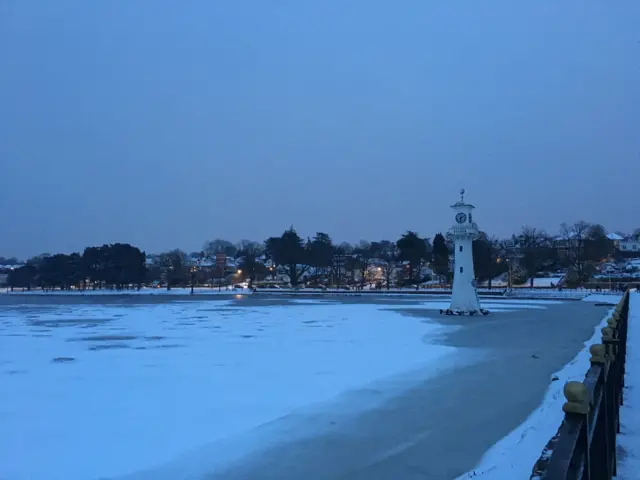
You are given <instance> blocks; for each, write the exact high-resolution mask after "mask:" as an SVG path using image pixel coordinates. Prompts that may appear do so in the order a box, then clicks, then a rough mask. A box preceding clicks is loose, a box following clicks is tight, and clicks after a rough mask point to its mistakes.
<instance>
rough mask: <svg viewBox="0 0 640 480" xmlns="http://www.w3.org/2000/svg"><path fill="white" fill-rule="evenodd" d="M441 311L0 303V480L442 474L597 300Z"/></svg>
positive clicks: (502, 430)
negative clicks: (475, 313)
mask: <svg viewBox="0 0 640 480" xmlns="http://www.w3.org/2000/svg"><path fill="white" fill-rule="evenodd" d="M446 305H447V302H446V299H437V298H434V299H428V300H425V299H398V298H396V299H392V298H377V299H376V298H372V297H345V298H339V299H338V298H331V299H327V301H323V300H321V299H318V298H313V299H305V298H303V297H300V296H296V297H295V299H288V298H286V297H278V298H274V297H272V298H269V297H255V298H252V297H242V298H238V299H229V298H227V299H224V298H211V299H201V298H197V299H189V298H188V297H173V298H163V297H157V296H154V297H153V298H141V297H129V298H104V297H103V298H100V299H92V298H91V297H88V296H82V297H62V296H56V297H55V298H53V297H44V296H29V298H27V296H13V295H12V296H4V297H1V296H0V367H1V368H0V391H2V392H3V395H2V396H1V397H0V420H1V421H2V424H3V431H4V434H3V436H1V437H0V478H8V479H14V478H15V479H22V478H29V479H35V480H37V479H47V480H56V479H58V478H60V479H63V478H64V479H65V480H75V479H91V478H118V479H125V478H126V479H135V480H142V479H149V480H151V479H153V480H169V479H171V480H180V479H182V478H187V474H189V475H192V476H189V477H188V478H201V479H228V480H236V479H237V480H239V479H256V480H260V479H274V480H276V479H277V480H289V479H291V480H298V479H305V480H313V479H333V478H340V479H362V480H365V479H366V480H376V479H408V480H411V479H414V478H415V479H418V478H420V479H424V478H433V479H453V478H456V477H457V476H459V475H462V474H464V473H465V472H467V471H470V470H472V469H473V468H474V466H476V465H477V464H478V462H479V461H480V459H481V458H482V456H483V454H484V453H485V452H486V451H487V450H488V449H489V448H490V447H491V446H492V445H494V444H495V443H496V442H498V441H499V440H500V439H501V438H503V437H504V436H506V435H507V434H508V433H509V432H511V431H512V430H513V429H515V428H516V427H518V426H519V425H520V424H521V423H522V422H524V421H525V419H527V417H528V416H529V415H530V414H531V412H533V411H534V410H535V409H536V408H538V407H539V406H540V404H541V402H542V399H543V397H544V396H545V392H547V389H548V387H549V384H550V378H551V376H552V374H553V373H554V372H556V371H558V370H560V369H561V368H562V367H563V366H564V365H565V364H567V363H568V362H570V361H571V360H572V359H573V358H574V357H575V356H576V354H577V353H578V352H579V351H580V350H582V349H583V347H584V342H585V341H586V340H587V339H589V338H590V337H591V336H592V335H593V332H594V327H596V326H597V325H598V323H599V322H600V320H601V319H602V317H603V315H604V314H605V313H606V311H607V310H608V309H607V307H595V306H594V304H593V303H588V302H553V301H539V302H536V301H530V302H528V301H517V300H492V301H487V302H486V304H485V305H486V307H487V308H489V309H490V310H492V311H493V313H492V314H491V315H490V316H488V317H447V316H440V315H439V314H438V312H437V309H438V308H443V307H446ZM556 428H557V427H556ZM545 442H546V440H545ZM531 454H532V459H531V462H530V465H531V466H532V465H533V462H534V461H535V459H536V458H537V455H538V454H539V452H531ZM525 462H526V463H528V462H529V461H528V459H525ZM514 480H517V479H514Z"/></svg>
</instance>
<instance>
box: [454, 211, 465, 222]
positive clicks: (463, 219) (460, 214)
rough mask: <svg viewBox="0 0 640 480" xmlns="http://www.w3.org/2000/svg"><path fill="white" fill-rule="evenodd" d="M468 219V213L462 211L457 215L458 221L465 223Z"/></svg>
mask: <svg viewBox="0 0 640 480" xmlns="http://www.w3.org/2000/svg"><path fill="white" fill-rule="evenodd" d="M466 221H467V215H466V214H464V213H462V212H460V213H459V214H457V215H456V222H458V223H464V222H466Z"/></svg>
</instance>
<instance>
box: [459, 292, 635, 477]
mask: <svg viewBox="0 0 640 480" xmlns="http://www.w3.org/2000/svg"><path fill="white" fill-rule="evenodd" d="M608 297H609V296H608ZM620 298H621V295H620V296H618V297H617V298H616V301H620ZM614 309H615V306H614V305H612V308H611V309H610V310H608V311H607V313H606V314H605V315H604V316H603V319H602V321H601V322H600V324H599V325H598V326H597V327H596V328H595V330H594V333H593V336H592V337H591V338H590V339H589V340H587V341H586V342H585V347H584V349H583V350H581V351H580V353H578V355H576V357H575V358H574V359H573V360H572V361H571V362H569V363H568V364H567V365H566V366H565V367H564V368H562V369H561V370H560V371H558V372H556V373H555V374H554V375H553V376H552V377H551V378H550V379H549V382H550V385H549V389H548V390H547V393H546V395H545V397H544V399H543V401H542V404H541V405H540V407H539V408H538V409H536V410H535V411H534V412H533V413H532V414H531V415H530V416H529V417H528V418H527V419H526V420H525V421H524V422H523V423H522V424H521V425H520V426H519V427H517V428H516V429H514V430H513V431H512V432H511V433H509V434H508V435H507V436H506V437H504V438H503V439H502V440H500V441H499V442H498V443H496V444H495V445H494V446H493V447H492V448H491V449H490V450H489V451H487V452H486V453H485V455H484V456H483V457H482V459H481V461H480V463H479V464H478V465H477V466H476V468H474V469H473V470H472V471H470V472H468V473H466V474H464V475H462V476H460V477H458V480H462V479H470V478H482V479H489V480H505V479H527V478H529V476H530V475H531V470H532V468H533V465H534V464H535V462H536V461H537V460H538V458H539V456H540V453H541V452H542V450H543V449H544V447H545V446H546V444H547V442H548V441H549V439H550V438H551V437H553V436H554V435H555V434H556V432H557V431H558V427H559V426H560V424H561V422H562V420H563V418H564V412H563V411H562V405H563V404H564V402H565V398H564V394H563V388H564V385H565V383H566V382H568V381H583V380H584V377H585V374H586V372H587V370H588V369H589V366H590V363H589V359H590V354H589V347H590V346H591V345H593V344H594V343H599V342H600V337H601V332H600V330H601V328H603V327H605V326H606V325H607V319H608V318H609V317H610V316H611V314H612V313H613V311H614ZM634 478H637V477H634Z"/></svg>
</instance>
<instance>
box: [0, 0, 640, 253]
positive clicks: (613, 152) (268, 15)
mask: <svg viewBox="0 0 640 480" xmlns="http://www.w3.org/2000/svg"><path fill="white" fill-rule="evenodd" d="M639 24H640V3H638V2H632V1H616V2H584V1H577V0H576V1H573V0H563V1H560V2H559V1H557V0H555V1H552V0H541V1H536V2H514V1H506V0H486V1H451V2H442V1H440V2H435V1H427V0H422V1H409V0H406V1H402V2H383V1H379V0H369V1H355V0H353V1H349V0H342V1H336V0H324V1H299V0H298V1H277V0H274V1H270V2H266V1H257V0H253V1H249V0H248V1H244V2H242V1H240V2H223V1H213V0H212V1H181V2H176V1H172V2H169V1H163V0H153V1H152V0H136V1H125V0H120V1H117V0H113V1H107V0H96V1H86V0H57V1H55V2H52V1H44V0H42V1H35V0H34V1H20V0H5V1H4V2H1V3H0V60H1V61H2V64H3V65H4V68H3V71H2V73H0V173H1V175H0V177H1V178H3V188H2V189H0V220H1V221H2V225H3V226H4V227H5V228H4V229H3V230H4V234H3V235H0V255H5V256H7V255H18V256H21V257H24V256H29V255H34V254H37V253H40V252H44V251H47V252H56V251H72V250H82V249H83V248H84V247H85V246H86V245H90V244H102V243H106V242H116V241H121V242H131V243H134V244H136V245H139V246H140V247H141V248H143V249H146V250H148V251H160V250H165V249H169V248H175V247H181V248H183V249H186V250H196V249H199V248H200V246H201V245H202V243H203V242H204V241H205V240H206V239H211V238H215V237H223V238H228V239H230V240H239V239H241V238H249V239H256V240H262V239H264V238H265V237H267V236H270V235H276V234H280V233H281V232H282V230H284V229H285V228H288V227H289V226H290V225H294V226H295V227H296V228H297V229H298V230H299V232H300V233H301V234H302V235H304V236H306V235H313V234H314V233H315V232H316V231H326V232H328V233H329V234H331V235H332V236H333V237H334V238H335V239H337V240H348V241H358V240H360V239H364V238H366V239H370V240H375V239H383V238H388V239H396V238H397V237H398V236H399V235H400V234H401V233H402V232H403V231H404V230H406V229H412V230H417V231H418V232H419V233H421V234H423V235H425V236H433V235H434V234H435V233H436V232H438V231H444V230H446V229H447V228H448V227H449V226H450V225H451V224H452V222H453V215H452V212H451V211H450V209H449V208H448V207H449V205H451V204H452V203H453V202H455V201H456V200H457V198H458V191H459V189H460V188H461V187H465V188H466V189H467V197H466V198H467V199H468V200H469V201H470V202H471V203H474V204H475V205H476V207H477V210H476V214H475V219H476V221H477V222H478V224H479V226H480V227H481V228H483V229H485V230H487V231H488V232H489V233H491V234H496V235H501V236H502V235H508V234H510V233H511V232H513V231H516V230H519V229H520V228H521V227H522V225H524V224H530V225H534V226H537V227H540V228H545V229H547V230H550V231H556V230H557V229H558V226H559V224H560V223H561V222H563V221H566V222H572V221H576V220H581V219H584V220H587V221H593V222H599V223H603V224H604V225H605V226H606V227H607V228H609V229H611V230H633V229H634V228H636V227H640V220H639V215H638V214H637V209H638V196H637V195H636V185H637V184H638V178H640V176H639V173H640V167H639V161H640V145H639V144H640V135H638V125H640V122H639V121H638V120H639V119H638V111H639V107H640V89H639V88H638V86H639V85H640V62H639V59H640V55H639V53H640V43H638V41H639V40H640V33H639V32H638V29H637V25H639Z"/></svg>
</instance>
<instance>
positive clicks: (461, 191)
mask: <svg viewBox="0 0 640 480" xmlns="http://www.w3.org/2000/svg"><path fill="white" fill-rule="evenodd" d="M460 201H461V202H464V188H461V189H460Z"/></svg>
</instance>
